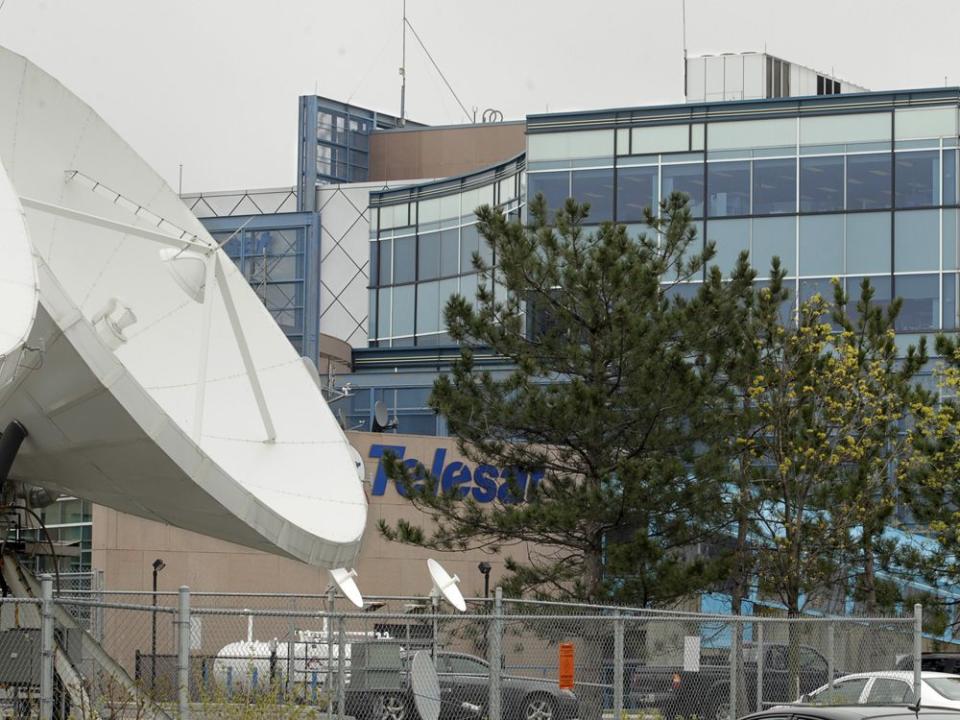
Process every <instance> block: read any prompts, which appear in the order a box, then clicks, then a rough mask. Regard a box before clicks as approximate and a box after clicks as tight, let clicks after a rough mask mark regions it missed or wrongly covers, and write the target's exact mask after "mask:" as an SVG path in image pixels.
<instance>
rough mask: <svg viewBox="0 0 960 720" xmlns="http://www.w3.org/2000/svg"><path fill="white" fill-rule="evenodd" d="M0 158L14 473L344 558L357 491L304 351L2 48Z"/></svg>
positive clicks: (144, 184) (284, 546)
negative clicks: (17, 434) (19, 432)
mask: <svg viewBox="0 0 960 720" xmlns="http://www.w3.org/2000/svg"><path fill="white" fill-rule="evenodd" d="M0 163H2V165H3V171H0V252H2V255H0V429H2V428H3V427H5V426H6V424H7V423H8V422H9V421H11V420H19V421H20V422H21V423H23V425H24V426H26V428H27V430H28V432H29V437H28V438H27V440H26V441H25V442H24V444H23V446H22V448H21V449H20V452H19V455H18V456H17V459H16V462H15V464H14V466H13V470H12V473H11V477H12V478H14V479H16V480H19V481H23V482H26V483H30V484H34V485H42V486H45V487H48V488H51V489H53V490H59V491H61V492H64V493H69V494H72V495H76V496H79V497H83V498H87V499H89V500H92V501H93V502H96V503H99V504H102V505H106V506H108V507H111V508H115V509H117V510H120V511H123V512H127V513H132V514H135V515H139V516H141V517H145V518H149V519H152V520H158V521H161V522H166V523H169V524H171V525H175V526H178V527H181V528H186V529H188V530H195V531H197V532H201V533H204V534H206V535H211V536H214V537H218V538H222V539H224V540H229V541H232V542H236V543H240V544H242V545H246V546H249V547H253V548H258V549H261V550H265V551H268V552H273V553H277V554H281V555H285V556H287V557H291V558H295V559H298V560H302V561H305V562H308V563H311V564H315V565H321V566H326V567H342V566H349V565H351V564H352V563H353V561H354V560H355V558H356V555H357V553H358V551H359V545H360V538H361V535H362V533H363V529H364V525H365V524H366V515H367V507H366V499H365V496H364V492H363V488H362V485H361V482H360V481H359V479H358V477H357V472H356V468H355V465H354V461H353V458H352V456H351V449H350V446H349V444H348V442H347V440H346V437H345V436H344V434H343V431H342V430H341V428H340V426H339V425H338V424H337V422H336V420H335V419H334V417H333V415H332V413H331V412H330V410H329V408H328V407H327V405H326V403H325V401H324V399H323V396H322V395H321V393H320V389H319V388H318V387H317V384H316V383H315V382H314V380H313V379H312V378H311V376H310V373H309V371H308V369H307V367H306V365H305V364H304V363H303V362H302V360H301V358H299V357H298V356H297V354H296V352H295V351H294V349H293V348H292V347H291V345H290V343H289V342H288V341H287V340H286V338H285V337H284V335H283V333H282V332H281V331H280V329H279V327H278V326H277V324H276V323H275V322H274V320H273V318H272V317H271V316H270V314H269V313H268V311H267V310H266V309H265V308H264V307H263V304H262V303H261V302H260V300H259V299H258V298H257V297H256V295H255V294H254V293H253V291H252V290H251V289H250V287H249V286H248V284H247V282H246V280H245V279H244V278H243V276H242V275H241V274H240V273H239V271H238V270H237V268H236V267H235V266H234V265H233V263H232V262H231V261H230V259H229V258H228V257H226V255H225V254H224V253H223V252H222V251H221V250H220V249H219V248H218V247H217V245H216V243H215V242H214V241H213V239H212V238H211V237H210V236H209V235H208V234H207V232H206V231H205V230H204V228H203V226H202V225H201V224H200V223H199V222H198V221H197V220H196V218H194V217H193V215H192V214H191V213H190V211H189V210H188V209H187V208H186V207H185V206H184V205H183V204H182V203H181V202H180V200H179V198H178V197H177V195H176V194H175V193H174V192H173V191H172V190H171V189H170V188H169V187H168V186H167V185H166V183H164V181H163V180H162V179H161V178H160V177H159V176H158V175H157V174H156V173H155V172H154V171H153V170H152V169H151V168H150V167H149V166H148V165H147V164H146V163H145V162H144V161H143V160H142V159H141V158H140V157H139V156H138V155H137V154H136V153H135V152H134V151H133V150H132V149H131V148H130V147H129V146H128V145H127V144H126V143H125V142H124V141H123V140H121V139H120V137H119V136H118V135H117V134H116V133H115V132H114V131H113V130H112V129H111V128H110V127H109V126H108V125H107V124H106V123H105V122H104V121H103V119H102V118H100V117H99V116H98V115H97V114H96V113H95V112H94V111H93V110H92V109H91V108H90V107H88V106H87V105H86V104H85V103H83V102H82V101H81V100H80V99H79V98H77V97H76V96H75V95H73V93H71V92H70V91H69V90H67V89H66V88H64V87H63V85H61V84H60V83H59V82H57V81H56V80H55V79H54V78H52V77H50V76H49V75H47V74H46V73H45V72H43V71H42V70H40V69H39V68H38V67H36V66H35V65H33V64H32V63H30V62H29V61H27V60H26V59H24V58H23V57H20V56H18V55H16V54H14V53H12V52H9V51H7V50H5V49H2V48H0ZM21 208H22V210H23V214H21V210H20V209H21ZM24 218H25V222H24ZM11 258H12V262H11Z"/></svg>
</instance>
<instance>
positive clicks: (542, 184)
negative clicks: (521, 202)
mask: <svg viewBox="0 0 960 720" xmlns="http://www.w3.org/2000/svg"><path fill="white" fill-rule="evenodd" d="M539 193H542V194H543V198H544V200H546V201H547V209H548V210H549V211H550V214H549V217H550V218H552V217H553V215H554V213H556V211H557V210H558V209H559V208H562V207H563V204H564V203H565V202H566V200H567V198H568V197H570V173H569V172H552V173H530V174H529V175H528V176H527V197H528V198H529V200H532V199H533V198H535V197H536V196H537V194H539ZM529 200H528V202H529Z"/></svg>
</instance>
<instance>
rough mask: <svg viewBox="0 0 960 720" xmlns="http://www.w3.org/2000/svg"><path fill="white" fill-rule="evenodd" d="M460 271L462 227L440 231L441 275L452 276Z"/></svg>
mask: <svg viewBox="0 0 960 720" xmlns="http://www.w3.org/2000/svg"><path fill="white" fill-rule="evenodd" d="M459 271H460V228H451V229H449V230H443V231H442V232H441V233H440V277H450V276H451V275H456V274H457V273H458V272H459Z"/></svg>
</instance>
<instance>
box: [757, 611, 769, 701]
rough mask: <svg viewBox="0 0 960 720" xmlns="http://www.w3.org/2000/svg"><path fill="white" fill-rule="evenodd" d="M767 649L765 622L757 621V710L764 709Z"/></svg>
mask: <svg viewBox="0 0 960 720" xmlns="http://www.w3.org/2000/svg"><path fill="white" fill-rule="evenodd" d="M766 654H767V651H766V650H765V649H764V647H763V623H762V622H759V623H757V708H756V710H757V712H762V711H763V660H764V657H765V656H766Z"/></svg>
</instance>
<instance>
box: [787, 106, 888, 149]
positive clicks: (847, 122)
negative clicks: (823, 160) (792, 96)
mask: <svg viewBox="0 0 960 720" xmlns="http://www.w3.org/2000/svg"><path fill="white" fill-rule="evenodd" d="M890 125H891V123H890V114H889V113H870V114H864V115H826V116H821V117H804V118H800V144H801V145H840V144H844V143H857V142H882V141H886V140H890Z"/></svg>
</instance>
